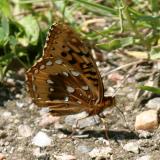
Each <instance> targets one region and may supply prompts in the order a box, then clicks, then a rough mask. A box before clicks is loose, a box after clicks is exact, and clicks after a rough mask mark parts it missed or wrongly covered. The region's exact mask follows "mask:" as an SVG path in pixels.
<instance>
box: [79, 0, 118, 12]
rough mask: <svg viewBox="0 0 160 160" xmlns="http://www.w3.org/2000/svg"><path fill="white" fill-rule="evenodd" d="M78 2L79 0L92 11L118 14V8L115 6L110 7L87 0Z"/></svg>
mask: <svg viewBox="0 0 160 160" xmlns="http://www.w3.org/2000/svg"><path fill="white" fill-rule="evenodd" d="M76 2H79V3H81V4H82V5H83V7H85V8H86V9H88V10H91V11H92V12H96V13H99V14H102V15H108V14H111V15H118V10H117V11H116V10H115V9H113V8H109V7H107V6H104V5H101V4H98V3H94V2H88V1H86V0H77V1H76Z"/></svg>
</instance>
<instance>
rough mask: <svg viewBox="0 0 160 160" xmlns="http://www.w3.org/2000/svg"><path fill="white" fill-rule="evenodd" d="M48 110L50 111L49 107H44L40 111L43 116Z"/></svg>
mask: <svg viewBox="0 0 160 160" xmlns="http://www.w3.org/2000/svg"><path fill="white" fill-rule="evenodd" d="M48 112H49V108H48V107H44V108H42V109H41V110H40V111H39V113H40V115H41V116H43V115H44V114H46V113H48Z"/></svg>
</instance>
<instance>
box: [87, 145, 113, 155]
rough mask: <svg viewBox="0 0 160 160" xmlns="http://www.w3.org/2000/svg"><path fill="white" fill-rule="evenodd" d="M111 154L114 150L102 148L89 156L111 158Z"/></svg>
mask: <svg viewBox="0 0 160 160" xmlns="http://www.w3.org/2000/svg"><path fill="white" fill-rule="evenodd" d="M110 154H112V148H110V147H100V148H94V149H93V150H92V151H91V152H89V156H90V157H91V158H96V157H106V158H107V157H108V158H109V157H110Z"/></svg>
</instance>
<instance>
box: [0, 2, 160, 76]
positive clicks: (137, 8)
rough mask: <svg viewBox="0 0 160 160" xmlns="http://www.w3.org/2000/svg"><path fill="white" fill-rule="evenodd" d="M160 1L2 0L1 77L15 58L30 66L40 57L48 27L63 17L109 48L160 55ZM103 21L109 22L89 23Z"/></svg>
mask: <svg viewBox="0 0 160 160" xmlns="http://www.w3.org/2000/svg"><path fill="white" fill-rule="evenodd" d="M159 12H160V4H159V1H157V0H148V1H142V0H132V1H130V0H110V1H105V0H101V1H97V2H96V1H95V0H48V1H43V0H1V1H0V77H1V79H3V77H4V75H5V74H6V72H7V71H8V70H9V69H10V68H9V67H8V66H9V64H10V63H11V62H12V61H13V60H16V61H17V63H20V64H22V65H23V66H24V67H25V68H28V67H30V66H31V64H33V63H34V61H35V60H36V59H38V58H39V57H40V56H41V53H42V48H43V45H44V42H45V37H46V32H47V30H48V28H49V27H50V26H51V24H52V23H53V22H54V21H57V20H60V19H61V20H64V21H66V22H68V23H70V25H72V26H73V27H74V28H75V30H77V32H80V33H81V34H82V36H84V37H85V38H86V39H89V40H91V41H94V42H95V43H96V45H97V47H98V48H100V49H103V50H105V51H106V53H107V52H110V51H113V50H117V49H126V48H127V49H128V50H127V53H128V54H129V55H132V56H136V57H137V58H147V59H149V60H150V59H152V60H156V59H158V58H160V34H159V33H160V32H159V31H160V16H159ZM97 21H99V22H102V23H103V22H104V23H105V27H101V28H100V27H97V28H96V27H92V26H91V27H90V30H89V32H88V30H87V29H88V26H89V25H90V24H93V23H95V22H97Z"/></svg>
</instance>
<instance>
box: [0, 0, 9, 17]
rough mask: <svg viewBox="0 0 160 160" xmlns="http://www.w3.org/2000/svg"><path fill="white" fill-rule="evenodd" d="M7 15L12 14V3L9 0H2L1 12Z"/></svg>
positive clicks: (0, 2) (0, 1) (0, 4)
mask: <svg viewBox="0 0 160 160" xmlns="http://www.w3.org/2000/svg"><path fill="white" fill-rule="evenodd" d="M1 12H2V14H3V15H4V16H6V17H9V16H10V15H11V11H10V3H9V1H8V0H0V13H1Z"/></svg>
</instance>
